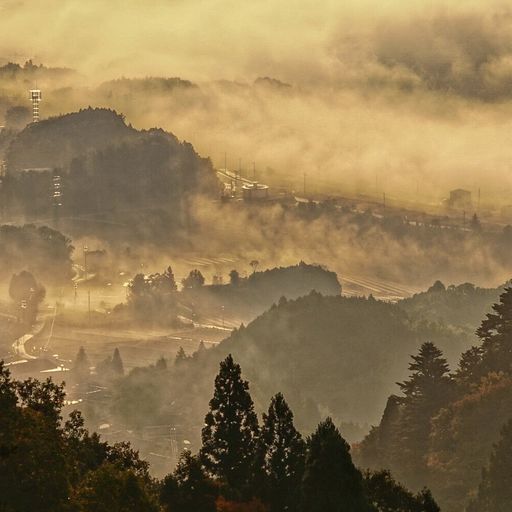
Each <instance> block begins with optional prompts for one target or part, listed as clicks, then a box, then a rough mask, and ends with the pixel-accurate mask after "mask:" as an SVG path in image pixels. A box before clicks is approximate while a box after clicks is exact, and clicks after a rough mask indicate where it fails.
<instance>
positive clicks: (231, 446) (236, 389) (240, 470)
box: [200, 354, 258, 496]
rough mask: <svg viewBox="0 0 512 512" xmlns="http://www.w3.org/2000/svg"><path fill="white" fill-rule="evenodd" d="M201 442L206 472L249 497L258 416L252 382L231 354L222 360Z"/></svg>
mask: <svg viewBox="0 0 512 512" xmlns="http://www.w3.org/2000/svg"><path fill="white" fill-rule="evenodd" d="M202 441H203V446H202V448H201V451H200V457H201V461H202V463H203V465H204V467H205V469H206V470H207V472H208V473H209V474H210V475H211V476H212V477H214V478H216V479H218V480H220V481H221V482H222V483H224V484H226V485H227V487H228V489H229V490H230V491H232V492H234V493H235V494H236V493H239V494H240V496H247V490H248V487H249V485H250V484H251V479H252V477H253V470H254V465H255V460H256V448H257V441H258V418H257V416H256V413H255V412H254V404H253V401H252V398H251V395H250V394H249V384H248V383H247V381H245V380H242V378H241V369H240V365H238V364H236V363H235V362H234V361H233V357H232V356H231V354H230V355H228V357H226V359H225V360H224V361H223V362H221V363H220V371H219V374H218V375H217V377H216V378H215V389H214V394H213V398H212V399H211V400H210V411H209V412H208V414H207V415H206V418H205V426H204V428H203V431H202Z"/></svg>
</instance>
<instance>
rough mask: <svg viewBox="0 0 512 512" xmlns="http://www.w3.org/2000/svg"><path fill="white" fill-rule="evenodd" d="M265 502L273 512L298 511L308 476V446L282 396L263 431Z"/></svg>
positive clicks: (276, 399) (272, 405)
mask: <svg viewBox="0 0 512 512" xmlns="http://www.w3.org/2000/svg"><path fill="white" fill-rule="evenodd" d="M260 436H261V446H260V449H261V451H262V458H263V460H262V465H263V474H264V482H265V483H264V495H265V501H266V502H268V503H269V505H270V510H271V511H272V512H281V511H285V510H288V511H295V510H297V505H298V493H297V489H298V488H299V487H300V481H301V479H302V475H303V472H304V458H305V443H304V441H303V439H302V436H301V435H300V433H299V432H298V431H297V430H296V428H295V426H294V424H293V413H292V411H291V410H290V408H289V407H288V404H287V403H286V400H285V399H284V397H283V395H282V394H281V393H278V394H277V395H275V396H274V397H272V400H271V401H270V406H269V408H268V413H267V414H263V425H262V427H261V434H260Z"/></svg>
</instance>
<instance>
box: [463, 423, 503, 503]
mask: <svg viewBox="0 0 512 512" xmlns="http://www.w3.org/2000/svg"><path fill="white" fill-rule="evenodd" d="M511 510H512V420H510V421H509V422H508V423H506V424H505V426H504V427H503V429H502V431H501V438H500V440H499V442H498V443H497V444H496V445H494V448H493V451H492V454H491V459H490V462H489V466H488V467H487V468H485V469H484V470H483V474H482V482H481V484H480V486H479V488H478V495H477V497H476V498H475V500H474V501H473V502H472V503H471V504H470V506H469V507H468V512H510V511H511Z"/></svg>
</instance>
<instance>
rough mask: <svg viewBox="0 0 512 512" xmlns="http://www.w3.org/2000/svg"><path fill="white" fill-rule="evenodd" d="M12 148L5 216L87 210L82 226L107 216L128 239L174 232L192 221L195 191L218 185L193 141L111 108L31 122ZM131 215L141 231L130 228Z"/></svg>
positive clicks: (57, 217) (59, 217) (56, 220)
mask: <svg viewBox="0 0 512 512" xmlns="http://www.w3.org/2000/svg"><path fill="white" fill-rule="evenodd" d="M4 156H5V162H6V164H5V165H6V176H5V178H4V180H3V183H2V187H1V194H2V206H3V214H4V216H8V217H13V216H14V217H16V216H22V217H23V218H25V219H35V218H37V219H38V220H41V219H44V218H45V217H46V218H47V220H48V222H51V223H53V224H54V225H57V224H58V225H59V226H60V225H62V226H63V227H64V228H66V226H67V227H69V226H70V225H71V226H75V224H76V223H75V222H74V220H76V217H80V218H81V219H82V224H84V225H83V226H82V227H81V231H82V232H84V231H85V232H87V230H90V229H92V226H93V227H94V228H95V229H96V231H98V229H99V231H101V229H100V228H101V224H105V225H106V226H109V227H110V230H111V231H112V229H113V226H114V227H115V226H118V230H119V227H120V228H121V230H124V231H126V233H127V239H138V240H139V241H140V240H142V239H148V238H149V239H151V240H156V239H157V238H158V236H160V235H161V234H162V232H163V231H166V232H167V233H168V234H167V238H169V236H170V235H169V233H170V234H172V233H173V232H175V231H177V230H178V229H180V228H181V229H188V227H189V223H190V219H189V215H190V212H189V208H190V204H189V201H190V200H191V198H192V197H195V196H199V195H206V196H213V197H216V196H217V193H218V183H217V179H216V177H215V174H214V172H213V170H212V166H211V163H210V162H209V160H208V159H203V158H201V157H199V156H198V155H197V153H196V152H195V151H194V149H193V147H192V145H191V144H189V143H186V142H179V141H178V140H177V139H176V137H174V136H173V135H172V134H169V133H166V132H164V131H163V130H157V129H154V130H149V131H137V130H135V129H133V128H132V127H131V126H127V125H126V123H125V121H124V118H123V116H121V115H118V114H117V113H115V112H114V111H111V110H107V109H91V108H88V109H85V110H81V111H80V112H77V113H73V114H67V115H63V116H59V117H55V118H50V119H47V120H43V121H41V122H40V123H37V124H30V125H28V126H27V127H26V128H24V129H23V130H22V131H20V132H19V133H16V134H14V135H13V137H12V140H10V141H9V142H8V144H7V145H6V149H5V155H4ZM56 176H57V177H58V178H56ZM56 179H57V180H58V181H57V183H58V190H57V192H58V194H59V195H58V196H56V195H55V190H56V189H55V186H56V185H55V183H56V181H55V180H56ZM154 212H157V213H158V215H154ZM66 219H69V220H68V221H67V220H66ZM130 219H136V220H137V222H135V224H136V225H137V226H138V231H137V229H136V230H135V232H131V231H132V229H130V230H128V226H130V228H131V227H133V224H134V223H131V221H130ZM157 219H158V220H159V223H158V224H157V225H156V226H155V225H153V224H155V220H157ZM87 221H89V224H90V223H91V222H93V224H92V226H91V225H89V224H88V223H87ZM79 224H80V223H79ZM98 225H100V226H99V228H98ZM129 232H130V234H129V235H128V233H129ZM144 235H146V236H144ZM152 235H154V236H152Z"/></svg>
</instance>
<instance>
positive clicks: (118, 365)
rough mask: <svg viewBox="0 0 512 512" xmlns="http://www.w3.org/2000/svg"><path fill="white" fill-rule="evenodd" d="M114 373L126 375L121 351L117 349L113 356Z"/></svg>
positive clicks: (111, 366) (112, 367)
mask: <svg viewBox="0 0 512 512" xmlns="http://www.w3.org/2000/svg"><path fill="white" fill-rule="evenodd" d="M110 368H111V369H112V372H113V373H114V375H118V376H123V375H124V365H123V360H122V359H121V354H120V353H119V349H118V348H116V349H115V350H114V354H113V355H112V362H111V365H110Z"/></svg>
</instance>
